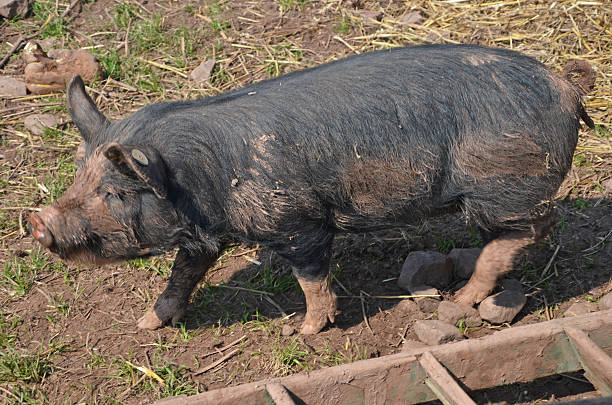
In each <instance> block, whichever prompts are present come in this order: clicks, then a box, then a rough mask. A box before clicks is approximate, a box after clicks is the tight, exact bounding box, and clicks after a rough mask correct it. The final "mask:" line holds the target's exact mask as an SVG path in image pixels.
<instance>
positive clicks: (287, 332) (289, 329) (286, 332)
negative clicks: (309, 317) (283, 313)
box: [281, 325, 295, 336]
mask: <svg viewBox="0 0 612 405" xmlns="http://www.w3.org/2000/svg"><path fill="white" fill-rule="evenodd" d="M294 333H295V328H294V327H293V326H291V325H283V329H282V330H281V335H283V336H291V335H293V334H294Z"/></svg>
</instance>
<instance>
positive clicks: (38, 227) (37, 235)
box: [28, 213, 53, 248]
mask: <svg viewBox="0 0 612 405" xmlns="http://www.w3.org/2000/svg"><path fill="white" fill-rule="evenodd" d="M29 220H30V221H29V222H30V223H29V226H28V227H29V228H30V233H31V234H32V236H33V237H34V239H36V240H37V241H39V242H40V243H41V244H42V245H43V246H44V247H46V248H50V247H51V245H53V235H52V234H51V232H50V231H49V229H48V228H47V227H46V226H45V223H44V222H43V221H42V219H41V218H40V217H39V216H38V215H36V213H32V214H30V218H29Z"/></svg>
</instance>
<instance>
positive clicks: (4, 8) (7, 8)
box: [0, 0, 30, 19]
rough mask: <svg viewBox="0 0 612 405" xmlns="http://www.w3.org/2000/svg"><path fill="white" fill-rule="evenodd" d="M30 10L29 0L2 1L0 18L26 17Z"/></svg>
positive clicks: (0, 2)
mask: <svg viewBox="0 0 612 405" xmlns="http://www.w3.org/2000/svg"><path fill="white" fill-rule="evenodd" d="M29 8H30V2H29V1H28V0H0V16H2V17H4V18H8V19H11V18H15V17H17V16H19V17H24V16H25V15H26V14H27V13H28V11H29Z"/></svg>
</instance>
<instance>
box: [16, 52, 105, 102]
mask: <svg viewBox="0 0 612 405" xmlns="http://www.w3.org/2000/svg"><path fill="white" fill-rule="evenodd" d="M28 52H29V56H27V57H26V59H27V60H33V62H30V63H28V64H27V65H26V67H25V77H26V84H27V86H28V90H30V91H31V92H32V93H35V94H47V93H53V92H58V91H63V90H64V89H65V88H66V83H68V81H70V79H71V78H72V76H74V75H75V74H78V75H80V76H81V77H82V78H83V81H85V82H86V83H88V82H91V81H93V80H95V79H96V78H98V77H101V76H102V68H101V67H100V64H99V63H98V61H97V60H96V58H94V57H93V55H91V54H89V53H87V52H85V51H83V50H81V49H77V50H71V51H64V52H63V53H62V55H63V56H62V57H61V58H59V59H53V58H49V57H48V56H47V54H45V53H44V52H43V50H42V48H40V46H38V45H32V46H30V47H29V50H28Z"/></svg>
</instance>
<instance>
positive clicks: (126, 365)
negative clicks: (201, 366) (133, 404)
mask: <svg viewBox="0 0 612 405" xmlns="http://www.w3.org/2000/svg"><path fill="white" fill-rule="evenodd" d="M157 357H158V356H155V359H154V363H158V364H157V365H155V366H154V367H153V368H152V369H151V368H149V367H148V366H142V365H139V364H136V363H135V362H128V361H126V360H125V359H123V358H116V359H114V360H113V362H112V363H113V367H114V368H115V371H116V374H115V378H117V379H119V380H122V381H124V383H125V384H129V386H131V387H132V390H133V391H135V392H136V393H137V394H138V395H140V394H143V393H144V392H157V393H158V394H157V396H158V398H167V397H172V396H176V395H194V394H197V393H198V386H197V384H196V383H194V382H193V381H191V380H190V379H189V377H188V373H187V367H185V366H181V365H177V364H175V363H172V362H169V361H167V360H165V359H161V360H159V362H157V360H158V359H157ZM136 367H140V368H141V369H140V370H139V369H138V368H136ZM143 370H149V371H148V373H147V375H146V377H145V378H144V379H141V377H142V376H143ZM151 372H153V373H154V374H155V375H156V376H157V377H159V378H160V379H161V381H160V380H158V379H157V378H156V377H155V376H153V374H150V373H151Z"/></svg>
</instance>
